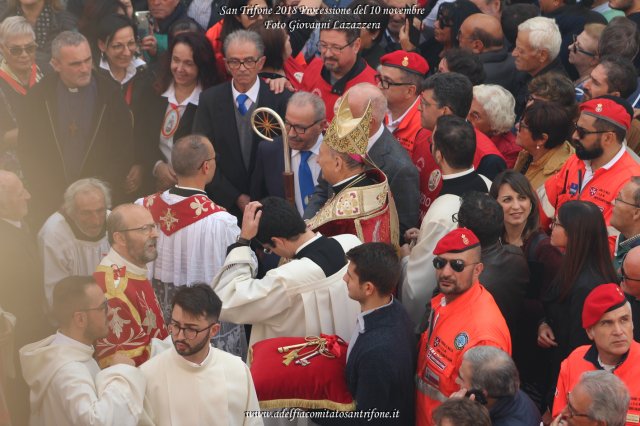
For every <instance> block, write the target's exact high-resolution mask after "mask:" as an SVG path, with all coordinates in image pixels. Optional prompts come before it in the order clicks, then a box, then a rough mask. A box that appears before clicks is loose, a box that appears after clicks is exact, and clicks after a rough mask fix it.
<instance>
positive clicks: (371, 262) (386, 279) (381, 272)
mask: <svg viewBox="0 0 640 426" xmlns="http://www.w3.org/2000/svg"><path fill="white" fill-rule="evenodd" d="M347 259H348V260H350V261H351V263H353V264H354V266H355V268H354V270H355V272H356V274H358V278H359V279H360V282H361V283H362V282H367V281H369V282H371V283H372V284H373V285H374V286H375V287H376V289H377V290H378V293H380V294H381V295H383V296H386V295H389V294H391V293H393V291H394V290H395V288H396V286H397V285H398V280H399V279H400V261H399V260H398V254H397V253H396V250H395V249H394V248H393V247H392V246H391V245H389V244H386V243H364V244H362V245H359V246H356V247H354V248H352V249H351V250H349V251H348V252H347Z"/></svg>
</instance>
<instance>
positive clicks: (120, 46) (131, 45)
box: [109, 40, 138, 53]
mask: <svg viewBox="0 0 640 426" xmlns="http://www.w3.org/2000/svg"><path fill="white" fill-rule="evenodd" d="M125 47H126V48H127V50H129V52H135V51H137V50H138V44H137V43H136V42H135V41H134V40H129V41H128V42H127V43H126V44H125V43H116V44H111V45H109V49H112V50H113V51H115V52H117V53H122V52H123V51H124V48H125Z"/></svg>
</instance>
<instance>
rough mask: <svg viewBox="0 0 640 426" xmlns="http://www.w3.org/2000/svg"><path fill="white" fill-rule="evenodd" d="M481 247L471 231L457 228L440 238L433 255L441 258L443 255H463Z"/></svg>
mask: <svg viewBox="0 0 640 426" xmlns="http://www.w3.org/2000/svg"><path fill="white" fill-rule="evenodd" d="M479 245H480V241H479V240H478V237H476V234H474V233H473V232H472V231H471V229H469V228H456V229H454V230H453V231H451V232H449V233H448V234H447V235H445V236H444V237H442V238H440V241H438V244H436V248H434V249H433V254H435V255H436V256H439V255H441V254H442V253H461V252H463V251H467V250H469V249H471V248H474V247H478V246H479Z"/></svg>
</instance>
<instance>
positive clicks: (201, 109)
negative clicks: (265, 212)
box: [193, 30, 291, 220]
mask: <svg viewBox="0 0 640 426" xmlns="http://www.w3.org/2000/svg"><path fill="white" fill-rule="evenodd" d="M224 54H225V64H226V67H227V70H228V71H229V73H230V74H231V75H232V77H233V78H232V80H231V81H230V82H226V83H222V84H219V85H217V86H214V87H211V88H209V89H207V90H205V91H204V92H202V94H201V95H200V102H199V103H198V111H197V112H196V118H195V121H194V123H193V130H194V133H200V134H203V135H205V136H207V137H208V138H209V140H210V141H211V142H212V143H213V147H214V149H215V151H216V155H217V160H218V163H217V164H218V168H217V169H216V174H215V176H214V178H213V181H212V182H211V183H210V184H208V185H207V187H206V190H207V194H208V195H209V198H211V199H212V200H213V201H215V202H216V203H217V204H219V205H221V206H223V207H224V208H226V209H227V210H228V211H229V212H230V213H231V214H233V215H235V216H236V217H237V218H238V219H239V220H241V218H242V211H243V210H244V207H245V206H246V205H247V204H248V203H249V201H250V197H249V192H250V180H251V174H252V172H253V169H254V167H255V162H256V151H257V147H258V142H260V137H259V136H258V135H256V134H254V132H253V130H252V127H251V114H253V111H255V110H256V108H260V107H269V108H271V109H273V110H275V111H276V112H277V113H278V114H279V115H280V116H282V115H284V112H285V106H286V103H287V100H288V99H289V97H290V95H291V94H290V93H289V92H283V93H281V94H278V95H276V94H274V93H272V92H271V91H270V90H269V86H268V85H267V84H265V83H264V82H263V81H261V80H260V79H259V78H258V73H259V72H260V71H261V70H262V67H263V65H264V62H265V57H264V44H263V42H262V39H261V38H260V36H259V35H258V34H257V33H255V32H252V31H245V30H240V31H236V32H234V33H232V34H230V35H229V36H228V37H227V38H226V39H225V42H224Z"/></svg>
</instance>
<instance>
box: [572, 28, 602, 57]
mask: <svg viewBox="0 0 640 426" xmlns="http://www.w3.org/2000/svg"><path fill="white" fill-rule="evenodd" d="M577 42H578V36H577V35H575V34H574V35H573V43H571V46H572V47H571V50H573V53H578V52H580V53H582V54H583V55H586V56H588V57H590V58H595V57H596V56H598V54H597V53H593V52H589V51H587V50H584V49H582V48H581V47H578V45H577Z"/></svg>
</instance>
